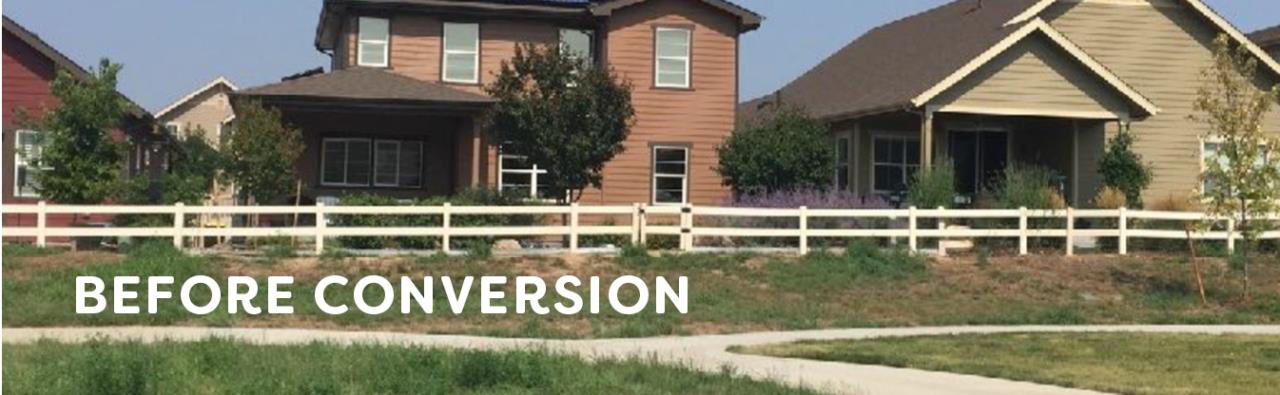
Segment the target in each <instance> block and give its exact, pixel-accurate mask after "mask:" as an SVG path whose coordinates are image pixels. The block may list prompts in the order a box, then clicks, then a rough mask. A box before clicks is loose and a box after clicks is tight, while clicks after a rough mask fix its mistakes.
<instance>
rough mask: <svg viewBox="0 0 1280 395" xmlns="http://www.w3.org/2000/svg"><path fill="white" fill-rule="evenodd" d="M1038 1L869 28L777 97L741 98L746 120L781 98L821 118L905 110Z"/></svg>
mask: <svg viewBox="0 0 1280 395" xmlns="http://www.w3.org/2000/svg"><path fill="white" fill-rule="evenodd" d="M1035 3H1037V1H1036V0H985V1H980V0H957V1H954V2H951V3H949V4H946V5H943V6H940V7H938V8H934V9H932V10H929V11H926V12H923V13H920V14H917V15H914V16H911V17H907V18H904V19H901V20H898V21H896V22H893V23H890V24H887V25H884V26H881V27H878V28H875V29H872V30H871V31H869V32H867V33H866V34H864V35H863V36H862V37H860V38H858V39H857V40H855V41H854V42H852V43H850V44H849V45H847V46H845V47H844V48H843V49H841V50H840V51H838V52H836V53H835V54H833V55H831V57H829V58H827V59H826V60H825V61H823V62H822V63H820V64H818V66H816V67H814V68H813V69H811V70H809V71H808V72H807V73H805V74H804V75H802V76H800V77H799V78H797V79H796V80H795V81H792V82H791V83H790V84H787V85H786V86H785V87H783V88H782V89H781V90H779V91H778V92H777V93H776V94H775V95H771V96H768V97H765V98H760V99H756V100H752V101H750V102H747V103H744V104H743V106H742V108H741V111H740V113H741V114H742V116H743V117H748V118H749V117H751V116H752V114H754V113H755V112H756V111H757V110H758V108H759V107H760V106H761V104H762V103H764V102H766V101H774V100H778V99H780V100H781V102H783V103H787V104H791V105H800V106H802V107H804V108H806V109H807V110H808V111H809V112H810V113H811V114H813V115H814V116H816V117H819V118H836V117H842V116H848V115H856V114H860V113H867V112H875V111H881V110H888V109H892V108H894V107H906V106H908V105H909V104H910V102H911V100H912V99H913V98H915V97H916V96H918V95H920V94H921V93H923V92H925V91H926V90H928V89H929V88H931V87H933V86H934V85H936V84H938V83H939V82H941V81H942V80H944V79H946V78H947V76H949V75H951V74H952V73H954V72H956V71H957V70H959V69H960V68H961V67H963V66H964V65H965V64H966V63H968V62H969V61H971V60H973V59H974V58H975V57H977V56H978V55H980V54H982V53H983V52H985V51H986V50H987V49H989V48H991V47H992V46H994V45H995V44H996V43H998V42H1000V40H1001V39H1003V38H1005V37H1006V36H1008V35H1009V34H1010V33H1012V32H1013V31H1015V30H1017V29H1018V28H1019V27H1021V26H1022V24H1017V25H1009V26H1006V25H1005V24H1006V23H1007V22H1009V21H1010V20H1011V19H1013V18H1014V17H1015V16H1018V15H1019V14H1021V13H1022V12H1023V11H1026V10H1027V9H1028V8H1030V7H1031V6H1033V5H1035Z"/></svg>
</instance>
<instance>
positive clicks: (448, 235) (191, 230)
mask: <svg viewBox="0 0 1280 395" xmlns="http://www.w3.org/2000/svg"><path fill="white" fill-rule="evenodd" d="M0 212H2V213H3V214H4V215H6V216H9V215H34V216H35V226H9V225H6V226H5V227H4V228H3V234H2V235H0V236H3V237H4V238H5V239H6V240H13V239H14V238H26V239H28V240H29V239H34V241H35V243H36V244H37V245H39V246H45V245H47V244H48V240H49V239H50V238H76V237H163V238H172V239H173V245H174V246H175V247H177V248H180V249H181V248H186V247H190V246H189V245H188V239H199V238H206V237H220V238H231V237H244V238H254V237H294V238H301V239H311V240H312V243H311V244H312V246H313V247H314V249H315V252H316V253H317V254H319V253H323V252H324V251H325V248H326V241H327V240H329V239H335V238H342V237H430V238H438V239H439V240H440V241H441V242H440V246H441V247H440V250H442V251H443V252H446V253H447V252H450V250H451V246H452V243H451V239H454V238H468V237H496V238H501V237H561V238H564V239H567V243H566V244H567V250H568V252H569V253H579V252H581V250H582V248H580V241H581V240H582V238H583V237H588V236H613V237H618V238H624V239H625V238H629V240H630V242H631V243H633V244H635V243H639V244H645V243H647V242H648V241H649V240H650V239H651V238H652V237H653V236H666V237H672V238H676V239H678V250H680V251H685V252H689V251H696V250H699V249H703V248H705V244H708V243H703V244H704V246H702V247H700V246H699V245H698V241H700V240H701V241H707V240H726V239H745V238H770V239H786V240H792V241H791V242H790V246H789V247H788V248H789V249H791V250H794V251H796V252H799V253H800V254H807V253H809V252H810V250H811V248H810V245H811V244H812V242H813V241H814V240H819V239H827V240H830V239H859V238H864V239H866V238H871V239H892V240H895V241H898V240H905V241H906V243H907V248H908V249H909V250H911V251H913V252H918V251H920V250H921V246H922V245H923V244H924V243H925V242H926V241H930V240H933V241H936V240H943V239H1008V240H1013V239H1016V240H1017V245H1018V248H1017V249H1018V251H1019V253H1020V254H1022V255H1026V254H1029V252H1030V251H1029V250H1030V248H1029V244H1030V240H1032V239H1053V240H1061V241H1062V246H1063V248H1065V253H1066V254H1067V255H1073V254H1074V253H1075V250H1076V247H1077V245H1076V244H1077V240H1079V239H1081V238H1097V239H1107V238H1109V239H1114V240H1116V244H1115V247H1114V248H1115V250H1116V251H1115V252H1117V253H1119V254H1121V255H1125V254H1128V253H1129V244H1130V242H1131V241H1132V240H1135V239H1166V240H1182V239H1186V238H1187V237H1188V235H1189V236H1190V237H1191V238H1193V239H1195V240H1212V241H1225V242H1226V244H1227V249H1228V251H1234V250H1235V248H1236V245H1237V244H1238V243H1239V242H1240V241H1241V240H1242V235H1241V233H1240V232H1239V231H1238V230H1237V227H1236V221H1235V220H1234V219H1213V220H1211V219H1210V218H1209V217H1207V216H1206V215H1204V214H1202V213H1194V212H1163V211H1141V210H1128V209H1119V210H1077V209H1073V208H1068V209H1065V210H1031V209H1025V208H1023V209H1012V210H978V209H942V208H938V209H918V208H914V207H912V208H907V209H850V210H843V209H810V208H806V207H800V208H795V209H777V208H730V207H704V206H693V205H683V206H647V205H642V204H635V205H631V206H580V205H577V204H574V205H568V206H501V207H499V206H452V205H449V204H445V205H442V206H326V205H324V204H317V205H315V206H185V205H182V204H176V205H172V206H109V205H97V206H84V205H48V204H45V203H44V202H40V203H39V204H35V205H4V206H3V207H2V208H0ZM55 214H60V215H68V214H70V215H86V214H107V215H122V214H140V215H163V216H172V218H173V222H172V223H173V225H172V226H165V227H71V226H60V227H54V226H49V221H48V218H49V216H50V215H55ZM201 215H223V216H226V215H288V216H307V217H309V219H308V221H306V222H310V223H309V224H307V225H305V226H291V227H253V226H239V227H212V228H211V227H202V226H198V225H196V224H193V223H192V221H191V220H192V219H194V218H197V217H199V216H201ZM496 215H508V216H542V217H544V218H551V217H554V218H555V219H556V220H552V221H539V222H540V223H538V224H535V225H530V226H456V225H455V223H456V219H458V218H459V217H465V216H496ZM337 216H435V217H438V218H439V226H414V227H370V226H364V227H356V226H335V225H334V224H333V222H334V221H332V220H333V219H334V218H336V217H337ZM585 216H591V217H593V219H599V218H600V217H609V218H629V223H627V224H624V225H613V224H612V223H611V221H590V222H591V223H584V221H583V218H584V217H585ZM742 219H754V220H757V222H759V220H769V219H773V220H777V221H775V222H774V223H773V225H771V226H769V225H768V224H769V222H767V221H764V223H765V224H766V226H741V224H740V223H741V222H743V221H740V220H742ZM700 220H701V221H700ZM735 220H737V221H735ZM1265 220H1266V221H1272V222H1280V217H1273V218H1269V219H1265ZM821 221H825V224H826V226H821V225H814V224H815V223H816V222H821ZM850 221H854V222H856V223H857V224H856V225H851V224H853V223H854V222H850ZM857 221H860V222H857ZM983 221H986V222H983ZM1152 221H1164V222H1173V223H1176V224H1179V226H1176V227H1165V228H1163V229H1152V228H1138V227H1136V226H1135V225H1136V224H1141V223H1151V222H1152ZM948 222H951V223H953V224H954V223H967V224H969V225H983V224H985V225H988V227H981V228H977V227H972V226H964V227H955V226H947V223H948ZM1083 222H1088V224H1089V226H1087V227H1079V225H1080V224H1081V223H1083ZM700 223H701V224H700ZM778 223H782V225H778ZM1099 223H1104V224H1110V226H1106V227H1098V226H1097V225H1098V224H1099ZM1191 223H1196V224H1209V226H1207V227H1199V228H1200V229H1207V230H1194V231H1191V232H1190V233H1189V232H1188V231H1186V230H1185V229H1183V227H1182V226H1185V225H1186V224H1191ZM868 224H870V225H868ZM992 224H999V225H1005V226H991V225H992ZM1277 225H1280V224H1277ZM1261 238H1262V239H1264V240H1277V239H1280V231H1270V232H1266V233H1264V234H1263V235H1262V237H1261Z"/></svg>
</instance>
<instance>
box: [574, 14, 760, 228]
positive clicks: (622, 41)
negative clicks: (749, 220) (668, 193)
mask: <svg viewBox="0 0 1280 395" xmlns="http://www.w3.org/2000/svg"><path fill="white" fill-rule="evenodd" d="M736 23H737V22H736V20H735V19H734V18H733V17H732V16H729V15H728V14H725V13H723V12H722V11H719V10H716V9H713V8H711V7H709V6H706V5H704V4H701V3H700V2H693V1H677V0H651V1H649V2H646V3H642V4H639V5H635V6H631V7H627V8H624V9H621V10H619V11H617V12H616V13H615V15H614V16H613V17H612V18H611V19H610V21H609V26H608V34H607V37H608V43H607V45H606V47H607V60H608V63H609V65H610V66H611V67H613V69H614V71H615V72H616V73H617V74H618V75H619V77H621V78H623V79H625V80H627V81H629V82H630V83H631V84H632V88H633V93H632V100H633V104H634V106H635V109H636V122H635V124H634V126H633V127H632V128H631V135H630V137H629V138H628V140H627V142H626V151H625V152H623V153H622V154H621V155H619V156H618V157H617V158H615V159H614V160H613V161H612V162H610V163H609V164H608V166H606V168H605V181H604V183H605V185H604V188H602V190H593V191H588V192H587V194H586V196H585V197H584V202H589V203H598V204H629V203H636V202H650V201H651V189H650V186H651V182H652V181H651V160H652V153H651V151H652V149H651V146H652V145H654V144H660V143H669V144H676V145H679V144H683V145H688V146H689V147H690V151H689V154H690V163H689V197H690V201H691V202H693V203H696V204H718V203H722V202H724V201H725V200H726V199H728V198H729V192H728V189H727V188H726V187H725V186H724V185H723V182H722V178H721V177H720V175H719V173H718V172H716V170H715V168H716V167H717V166H718V164H719V155H717V154H716V147H717V146H719V145H720V144H722V143H723V142H724V139H725V138H727V137H728V136H729V134H730V133H732V132H733V125H734V117H735V113H734V111H735V110H736V108H735V107H736V103H737V74H738V70H737V24H736ZM656 26H680V27H692V29H693V39H692V66H691V68H692V89H689V90H670V89H656V88H654V87H653V85H654V81H653V68H654V53H653V52H654V49H653V46H654V37H653V36H654V28H655V27H656Z"/></svg>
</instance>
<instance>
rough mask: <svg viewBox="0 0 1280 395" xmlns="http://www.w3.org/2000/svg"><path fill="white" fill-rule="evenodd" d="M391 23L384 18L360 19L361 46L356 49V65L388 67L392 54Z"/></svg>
mask: <svg viewBox="0 0 1280 395" xmlns="http://www.w3.org/2000/svg"><path fill="white" fill-rule="evenodd" d="M390 27H391V23H390V22H389V21H388V20H386V19H383V18H369V17H360V45H359V47H358V48H356V64H357V65H360V66H367V67H387V63H388V58H390V56H389V54H388V52H390V45H388V43H389V42H390V41H391V28H390Z"/></svg>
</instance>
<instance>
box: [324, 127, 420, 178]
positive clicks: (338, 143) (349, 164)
mask: <svg viewBox="0 0 1280 395" xmlns="http://www.w3.org/2000/svg"><path fill="white" fill-rule="evenodd" d="M322 145H323V153H322V158H321V164H320V167H321V176H320V184H321V185H324V186H337V187H367V186H370V185H372V186H374V187H379V188H420V187H422V179H423V176H422V168H423V143H422V141H420V140H393V139H368V138H326V139H324V140H323V143H322Z"/></svg>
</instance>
